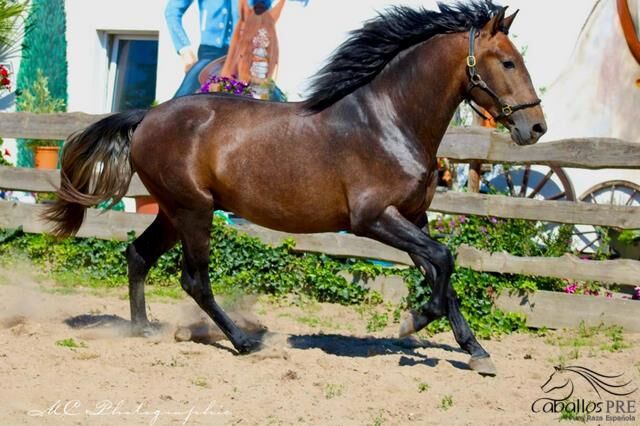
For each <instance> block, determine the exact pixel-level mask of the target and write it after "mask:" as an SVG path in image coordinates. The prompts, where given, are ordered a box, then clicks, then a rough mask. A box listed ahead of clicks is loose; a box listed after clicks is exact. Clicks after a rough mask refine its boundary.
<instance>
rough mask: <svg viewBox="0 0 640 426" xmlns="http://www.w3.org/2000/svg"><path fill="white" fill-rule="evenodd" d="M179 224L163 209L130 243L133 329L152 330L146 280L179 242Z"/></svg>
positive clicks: (130, 293) (128, 261) (128, 251)
mask: <svg viewBox="0 0 640 426" xmlns="http://www.w3.org/2000/svg"><path fill="white" fill-rule="evenodd" d="M177 240H178V238H177V234H176V231H175V228H174V227H173V225H172V224H171V222H170V221H169V219H168V218H167V216H166V215H165V214H164V213H163V212H162V211H160V213H158V216H156V218H155V220H154V221H153V223H151V225H150V226H149V227H148V228H147V229H146V230H145V231H144V232H143V233H142V235H140V236H139V237H138V238H137V239H136V240H135V241H134V242H133V243H131V244H130V245H129V247H127V263H128V269H129V305H130V307H131V323H132V326H133V333H134V334H136V335H144V334H146V333H148V332H150V331H151V327H150V324H149V320H148V319H147V312H146V305H145V300H144V280H145V278H146V277H147V274H148V273H149V270H150V269H151V267H152V266H153V264H154V263H155V262H156V261H157V260H158V258H159V257H160V256H162V254H163V253H165V252H166V251H167V250H169V249H170V248H171V247H173V246H174V245H175V244H176V242H177Z"/></svg>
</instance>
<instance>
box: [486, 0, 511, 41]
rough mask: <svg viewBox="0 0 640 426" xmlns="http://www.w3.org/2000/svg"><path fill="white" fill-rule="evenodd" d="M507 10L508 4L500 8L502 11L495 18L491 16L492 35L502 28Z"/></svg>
mask: <svg viewBox="0 0 640 426" xmlns="http://www.w3.org/2000/svg"><path fill="white" fill-rule="evenodd" d="M506 11H507V6H505V7H502V8H500V11H499V12H498V14H497V15H496V16H494V17H493V18H491V20H490V21H489V25H490V28H491V35H492V36H494V35H496V34H497V33H498V31H500V30H501V27H502V23H503V21H504V15H505V13H506Z"/></svg>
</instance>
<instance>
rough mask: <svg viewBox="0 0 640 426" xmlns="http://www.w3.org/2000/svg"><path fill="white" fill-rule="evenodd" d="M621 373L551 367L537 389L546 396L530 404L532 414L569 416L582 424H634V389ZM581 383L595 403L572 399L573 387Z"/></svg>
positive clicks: (583, 368)
mask: <svg viewBox="0 0 640 426" xmlns="http://www.w3.org/2000/svg"><path fill="white" fill-rule="evenodd" d="M623 376H624V373H623V374H618V375H605V374H600V373H597V372H595V371H593V370H591V369H588V368H585V367H580V366H577V365H571V366H566V367H560V366H557V367H554V371H553V373H551V376H549V379H547V381H546V382H545V383H544V384H543V385H542V386H540V388H541V389H542V391H543V392H544V393H545V394H546V395H547V396H545V397H542V398H539V399H536V400H535V401H534V402H533V404H531V411H533V412H534V413H555V414H561V413H572V414H574V415H576V416H584V419H585V420H586V421H598V422H602V421H607V422H620V421H623V422H629V421H631V422H635V420H636V409H637V407H636V399H635V398H633V397H631V395H632V394H634V393H635V392H636V391H637V390H638V388H637V387H635V386H634V385H633V384H632V383H631V380H628V381H625V379H624V378H623ZM574 380H576V383H577V382H578V381H582V380H584V381H585V382H586V383H587V384H588V385H589V387H590V388H591V389H593V390H594V391H595V393H596V395H597V396H598V398H599V400H597V401H593V400H590V399H584V398H575V397H574V398H572V397H573V396H574V395H573V394H574V391H575V384H574Z"/></svg>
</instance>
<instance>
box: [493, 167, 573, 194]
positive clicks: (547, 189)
mask: <svg viewBox="0 0 640 426" xmlns="http://www.w3.org/2000/svg"><path fill="white" fill-rule="evenodd" d="M483 183H484V184H485V186H486V187H487V188H489V189H490V190H491V191H495V192H497V193H506V194H507V195H510V196H512V197H521V198H525V197H526V198H533V199H538V200H561V201H574V200H575V199H576V196H575V193H574V191H573V185H571V181H570V180H569V178H568V177H567V175H566V173H565V172H564V170H563V169H562V168H561V167H555V166H552V167H548V166H537V165H535V166H531V165H526V166H518V167H504V166H503V172H502V173H499V174H498V175H496V176H494V177H493V178H491V179H485V178H483Z"/></svg>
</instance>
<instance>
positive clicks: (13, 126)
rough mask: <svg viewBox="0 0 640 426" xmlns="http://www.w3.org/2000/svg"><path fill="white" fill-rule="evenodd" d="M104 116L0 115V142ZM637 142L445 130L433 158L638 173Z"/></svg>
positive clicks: (63, 133)
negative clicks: (514, 138) (522, 142)
mask: <svg viewBox="0 0 640 426" xmlns="http://www.w3.org/2000/svg"><path fill="white" fill-rule="evenodd" d="M104 117H106V115H104V114H103V115H91V114H85V113H81V112H73V113H55V114H33V113H27V112H15V113H0V136H1V137H7V138H26V139H65V138H66V137H67V136H69V135H70V134H71V133H73V132H75V131H78V130H81V129H83V128H85V127H86V126H88V125H90V124H92V123H94V122H95V121H97V120H99V119H101V118H104ZM639 148H640V141H621V140H618V139H610V138H574V139H564V140H559V141H553V142H545V143H538V144H535V145H531V146H526V147H522V146H516V145H514V144H513V143H512V142H511V138H510V137H509V135H506V134H503V133H498V132H495V131H491V130H489V129H484V128H475V127H474V128H450V129H449V131H447V133H446V135H445V137H444V140H443V141H442V144H441V145H440V149H439V150H438V156H439V157H447V158H449V159H451V160H456V161H460V162H469V161H471V160H478V161H482V162H485V163H514V164H540V165H548V166H559V167H578V168H585V169H602V168H623V169H640V149H639Z"/></svg>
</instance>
